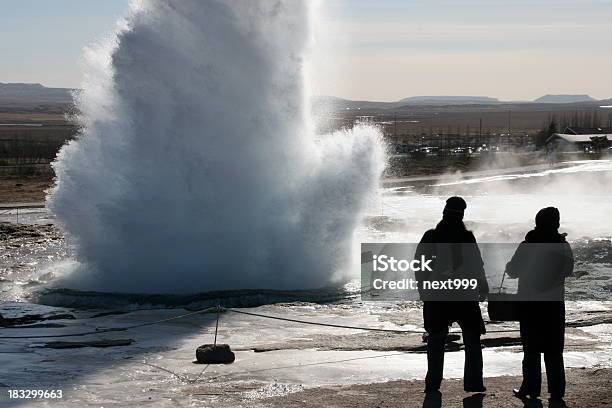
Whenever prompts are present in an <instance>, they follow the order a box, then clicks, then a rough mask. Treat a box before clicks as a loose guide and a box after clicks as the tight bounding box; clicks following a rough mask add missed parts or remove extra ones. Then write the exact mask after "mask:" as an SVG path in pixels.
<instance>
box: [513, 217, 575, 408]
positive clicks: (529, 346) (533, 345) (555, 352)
mask: <svg viewBox="0 0 612 408" xmlns="http://www.w3.org/2000/svg"><path fill="white" fill-rule="evenodd" d="M559 222H560V214H559V210H558V209H556V208H554V207H547V208H544V209H542V210H540V211H539V212H538V213H537V215H536V217H535V223H536V227H535V229H533V230H531V231H529V232H528V233H527V235H526V236H525V240H524V241H523V242H522V243H521V244H520V245H519V247H518V248H517V250H516V252H515V254H514V256H513V257H512V260H511V261H510V262H509V263H508V264H507V265H506V273H507V274H508V276H510V277H511V278H518V279H519V284H518V292H517V296H518V298H519V300H520V304H519V313H520V325H521V342H522V343H523V382H522V384H521V387H520V388H519V389H516V390H513V392H514V394H515V395H516V396H517V397H519V398H521V399H525V398H531V399H535V398H537V397H538V396H539V395H540V388H541V382H542V374H541V366H540V356H541V353H544V364H545V365H546V376H547V379H548V391H549V392H550V402H551V406H555V405H556V406H565V402H564V401H563V397H564V394H565V373H564V366H563V347H564V337H565V301H564V294H565V293H564V292H565V278H566V277H568V276H571V275H572V272H573V269H574V258H573V254H572V250H571V247H570V245H569V244H568V243H567V241H566V239H565V234H560V233H559V231H558V230H559V225H560V224H559Z"/></svg>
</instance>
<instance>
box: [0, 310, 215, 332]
mask: <svg viewBox="0 0 612 408" xmlns="http://www.w3.org/2000/svg"><path fill="white" fill-rule="evenodd" d="M214 309H218V306H212V307H207V308H205V309H200V310H196V311H193V312H189V313H184V314H182V315H178V316H174V317H168V318H165V319H160V320H155V321H153V322H146V323H139V324H134V325H132V326H127V327H115V328H110V329H96V330H92V331H86V332H80V333H70V334H47V335H39V336H0V340H3V339H47V338H55V337H79V336H87V335H90V334H100V333H108V332H118V331H127V330H132V329H136V328H140V327H145V326H152V325H154V324H159V323H164V322H169V321H172V320H177V319H182V318H183V317H188V316H193V315H196V314H200V313H206V312H209V311H211V310H214Z"/></svg>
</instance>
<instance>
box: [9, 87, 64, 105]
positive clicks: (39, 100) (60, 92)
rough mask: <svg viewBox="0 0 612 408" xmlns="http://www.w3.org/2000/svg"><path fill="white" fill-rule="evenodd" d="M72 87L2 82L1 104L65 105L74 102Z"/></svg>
mask: <svg viewBox="0 0 612 408" xmlns="http://www.w3.org/2000/svg"><path fill="white" fill-rule="evenodd" d="M71 92H72V89H69V88H47V87H46V86H43V85H41V84H22V83H14V84H5V83H2V82H0V104H1V105H5V106H6V105H17V106H22V105H45V104H53V105H58V104H59V105H63V104H70V103H72V95H71Z"/></svg>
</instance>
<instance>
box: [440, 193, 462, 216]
mask: <svg viewBox="0 0 612 408" xmlns="http://www.w3.org/2000/svg"><path fill="white" fill-rule="evenodd" d="M466 208H467V204H466V203H465V200H464V199H463V198H461V197H456V196H454V197H451V198H449V199H448V200H446V205H445V206H444V214H449V215H457V216H461V217H463V213H464V211H465V209H466Z"/></svg>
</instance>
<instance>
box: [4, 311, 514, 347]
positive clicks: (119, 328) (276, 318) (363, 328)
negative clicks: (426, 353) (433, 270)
mask: <svg viewBox="0 0 612 408" xmlns="http://www.w3.org/2000/svg"><path fill="white" fill-rule="evenodd" d="M211 310H217V326H216V329H215V332H216V330H217V329H218V327H219V326H218V324H219V320H218V319H219V313H220V312H221V311H224V310H225V311H228V312H233V313H237V314H243V315H248V316H254V317H261V318H264V319H272V320H280V321H285V322H292V323H299V324H308V325H312V326H322V327H335V328H339V329H351V330H366V331H375V332H386V333H411V334H423V333H426V331H424V330H404V329H381V328H376V327H362V326H350V325H343V324H334V323H321V322H312V321H307V320H299V319H292V318H289V317H279V316H270V315H265V314H260V313H253V312H246V311H243V310H236V309H229V308H222V307H220V306H212V307H207V308H205V309H201V310H196V311H193V312H189V313H185V314H182V315H178V316H174V317H168V318H166V319H160V320H155V321H153V322H146V323H140V324H134V325H132V326H127V327H118V328H110V329H96V330H92V331H87V332H80V333H70V334H48V335H38V336H0V340H3V339H47V338H60V337H79V336H87V335H90V334H101V333H109V332H119V331H127V330H132V329H136V328H140V327H145V326H152V325H155V324H159V323H164V322H169V321H172V320H177V319H182V318H184V317H188V316H192V315H195V314H200V313H206V312H209V311H211ZM519 331H520V330H518V329H501V330H488V331H487V333H516V332H519ZM451 333H458V332H457V331H455V332H451Z"/></svg>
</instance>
